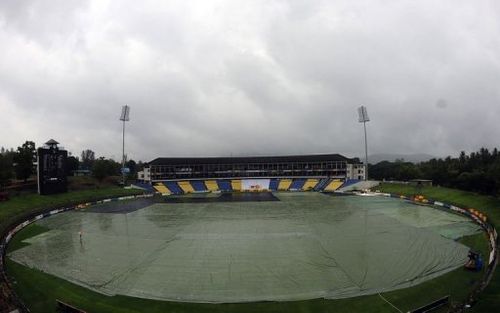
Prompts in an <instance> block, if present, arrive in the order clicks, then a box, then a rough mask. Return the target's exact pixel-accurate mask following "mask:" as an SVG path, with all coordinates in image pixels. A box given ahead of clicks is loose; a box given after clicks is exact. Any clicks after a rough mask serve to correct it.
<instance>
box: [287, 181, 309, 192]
mask: <svg viewBox="0 0 500 313" xmlns="http://www.w3.org/2000/svg"><path fill="white" fill-rule="evenodd" d="M305 182H306V180H305V179H303V178H298V179H294V180H293V181H292V183H291V184H290V187H288V189H289V190H293V191H297V190H302V186H304V184H305Z"/></svg>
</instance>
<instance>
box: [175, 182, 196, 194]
mask: <svg viewBox="0 0 500 313" xmlns="http://www.w3.org/2000/svg"><path fill="white" fill-rule="evenodd" d="M177 183H178V184H179V187H181V189H182V191H183V192H184V193H191V192H194V189H193V186H191V184H190V183H189V181H185V180H183V181H180V182H177Z"/></svg>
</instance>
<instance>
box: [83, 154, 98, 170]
mask: <svg viewBox="0 0 500 313" xmlns="http://www.w3.org/2000/svg"><path fill="white" fill-rule="evenodd" d="M94 161H95V153H94V151H92V150H90V149H87V150H83V151H82V158H81V165H82V168H83V169H85V170H90V169H91V168H92V166H93V165H94Z"/></svg>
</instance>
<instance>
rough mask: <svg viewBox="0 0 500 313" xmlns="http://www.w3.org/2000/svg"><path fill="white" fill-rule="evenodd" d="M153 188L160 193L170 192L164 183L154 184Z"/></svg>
mask: <svg viewBox="0 0 500 313" xmlns="http://www.w3.org/2000/svg"><path fill="white" fill-rule="evenodd" d="M154 189H156V191H158V192H160V193H161V194H171V192H170V190H169V189H168V188H167V187H166V186H165V185H164V184H161V183H159V184H155V185H154Z"/></svg>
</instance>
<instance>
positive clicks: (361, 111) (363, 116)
mask: <svg viewBox="0 0 500 313" xmlns="http://www.w3.org/2000/svg"><path fill="white" fill-rule="evenodd" d="M358 116H359V119H358V120H359V122H360V123H363V128H364V129H365V180H368V141H367V139H366V122H369V121H370V118H369V117H368V111H367V110H366V107H365V106H363V105H362V106H360V107H359V108H358Z"/></svg>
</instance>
